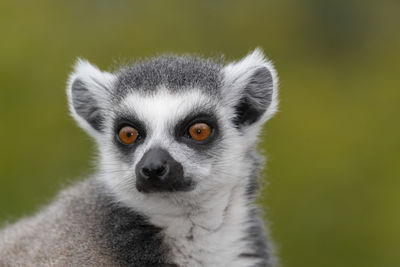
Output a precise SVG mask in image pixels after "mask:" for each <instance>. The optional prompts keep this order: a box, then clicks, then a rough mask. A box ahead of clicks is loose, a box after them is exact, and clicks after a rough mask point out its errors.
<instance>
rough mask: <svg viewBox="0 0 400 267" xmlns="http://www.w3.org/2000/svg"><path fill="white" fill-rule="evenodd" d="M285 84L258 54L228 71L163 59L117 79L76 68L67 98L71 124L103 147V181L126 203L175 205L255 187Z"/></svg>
mask: <svg viewBox="0 0 400 267" xmlns="http://www.w3.org/2000/svg"><path fill="white" fill-rule="evenodd" d="M277 83H278V80H277V75H276V72H275V70H274V68H273V66H272V64H271V63H270V62H269V61H268V60H267V59H266V58H265V57H264V55H263V53H262V51H261V50H259V49H256V50H255V51H254V52H252V53H250V54H249V55H247V56H246V57H245V58H243V59H242V60H240V61H238V62H233V63H230V64H228V65H221V64H219V63H216V62H213V61H211V60H205V59H201V58H194V57H189V56H182V57H180V56H163V57H158V58H154V59H150V60H148V61H144V62H140V63H137V64H134V65H130V66H128V67H124V68H122V69H120V70H119V71H117V72H115V73H109V72H103V71H100V70H99V69H98V68H97V67H95V66H93V65H91V64H90V63H88V62H87V61H83V60H78V62H77V64H76V65H75V69H74V72H73V73H72V74H71V76H70V79H69V84H68V90H67V92H68V98H69V106H70V109H71V113H72V115H73V117H74V118H75V119H76V120H77V122H78V124H79V125H80V126H81V127H82V128H83V129H84V130H85V131H86V132H88V133H89V134H90V135H91V136H92V137H93V138H94V139H95V141H96V142H97V144H98V147H99V151H100V157H99V160H100V164H99V168H100V172H99V173H100V176H101V179H102V180H103V181H104V183H106V184H107V185H108V186H109V187H110V188H111V189H112V190H113V191H114V192H115V193H116V194H117V195H118V196H119V198H120V199H122V200H123V201H126V202H131V201H132V200H135V199H136V200H137V199H141V200H145V199H157V201H168V199H174V200H175V201H176V200H177V199H192V200H193V199H196V197H201V196H203V197H205V196H206V195H207V194H210V192H214V193H215V194H218V192H219V191H221V189H223V188H233V187H234V186H237V185H243V186H246V185H248V183H249V176H250V174H251V172H252V169H253V165H254V162H253V160H252V158H251V153H252V151H253V148H254V146H255V143H256V141H257V136H258V133H259V131H260V130H261V127H262V125H263V124H264V123H265V122H266V121H267V120H268V119H269V118H270V117H271V116H272V115H273V114H274V113H275V112H276V110H277V94H278V92H277ZM206 192H207V193H206Z"/></svg>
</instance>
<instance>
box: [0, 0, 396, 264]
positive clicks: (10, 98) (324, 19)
mask: <svg viewBox="0 0 400 267" xmlns="http://www.w3.org/2000/svg"><path fill="white" fill-rule="evenodd" d="M0 38H1V39H0V224H1V225H3V224H5V223H6V222H12V221H14V220H16V219H17V218H19V217H21V216H23V215H29V214H32V212H34V211H35V210H37V209H38V208H39V207H40V206H41V205H43V204H45V203H47V202H48V201H50V200H51V199H52V197H54V195H55V194H56V192H57V191H58V190H60V189H61V188H62V187H63V186H64V185H65V184H69V183H70V182H71V181H73V180H74V179H79V177H84V176H85V175H87V174H90V173H92V172H93V170H94V168H93V164H92V162H91V161H92V158H93V157H92V156H93V144H92V143H91V141H90V140H89V137H87V136H86V135H85V134H84V133H83V132H82V131H81V130H80V129H78V127H76V126H75V123H74V121H73V120H72V118H70V117H69V116H68V110H67V105H66V98H65V93H64V88H65V81H66V79H67V76H68V73H69V72H70V71H71V65H72V64H73V62H74V60H75V59H76V57H78V56H80V57H84V58H87V59H89V60H90V61H92V62H93V63H95V64H97V65H98V66H100V67H101V68H103V69H107V68H110V67H111V68H112V67H113V66H115V64H116V63H115V62H118V61H121V60H126V59H128V60H129V59H135V58H141V57H148V56H153V55H157V54H160V53H163V52H176V53H183V52H190V53H192V52H194V53H200V54H203V55H206V56H215V55H219V54H220V53H223V54H225V55H226V59H227V60H230V59H237V58H240V57H242V56H244V55H245V54H246V53H247V52H248V51H249V50H250V49H253V48H255V47H256V46H260V47H262V48H263V49H264V51H265V52H266V54H267V55H268V56H269V57H270V58H271V59H272V60H273V61H274V62H275V64H276V67H277V69H278V72H279V74H280V80H281V86H280V90H281V108H280V110H281V112H280V113H278V115H277V116H276V117H275V118H274V119H272V120H271V121H270V122H269V123H268V125H267V130H266V131H265V132H264V133H265V134H264V135H263V141H262V143H261V148H262V149H263V150H265V151H266V153H267V154H268V155H269V161H268V168H267V169H266V170H265V171H264V177H267V176H268V178H267V179H266V180H267V181H268V184H269V186H268V188H267V189H265V190H264V191H263V194H262V196H261V198H260V202H261V203H262V204H263V205H264V206H265V209H266V211H267V216H268V218H269V220H270V222H271V223H270V228H271V231H272V236H273V238H274V239H275V240H276V243H277V246H278V248H279V254H280V258H281V261H282V264H283V266H288V267H290V266H296V267H301V266H307V267H308V266H341V267H343V266H348V267H354V266H362V267H369V266H375V267H376V266H385V267H391V266H400V212H399V211H400V210H399V206H400V167H399V165H400V124H399V118H400V78H399V74H400V73H399V70H400V68H399V67H400V64H399V62H400V2H399V1H377V0H375V1H373V0H363V1H361V0H360V1H357V0H351V1H350V0H347V1H345V0H338V1H334V0H327V1H322V0H304V1H295V0H270V1H256V0H252V1H227V0H226V1H161V0H160V1H140V2H139V1H122V0H114V1H105V0H97V1H94V0H92V1H60V0H56V1H55V0H53V1H28V0H26V1H23V0H19V1H4V0H1V1H0Z"/></svg>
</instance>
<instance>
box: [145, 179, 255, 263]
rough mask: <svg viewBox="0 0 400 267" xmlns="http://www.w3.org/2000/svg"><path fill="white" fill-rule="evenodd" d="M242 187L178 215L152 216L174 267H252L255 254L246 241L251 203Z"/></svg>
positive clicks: (223, 193)
mask: <svg viewBox="0 0 400 267" xmlns="http://www.w3.org/2000/svg"><path fill="white" fill-rule="evenodd" d="M245 193H246V192H245V188H244V187H242V186H240V187H239V186H237V187H232V188H231V189H230V191H229V192H220V193H219V194H216V195H214V197H213V198H209V199H207V201H204V202H202V203H201V205H199V206H197V207H193V210H187V211H185V212H184V213H182V214H181V215H180V216H167V215H165V214H163V215H153V216H151V217H150V222H151V223H152V224H154V225H156V226H158V227H160V228H162V229H163V230H162V232H163V233H164V241H165V242H166V244H167V245H168V247H170V248H171V258H172V259H173V262H175V263H176V264H178V266H194V267H196V266H228V265H229V266H232V267H233V266H253V265H254V266H255V264H257V263H258V262H259V258H258V257H252V258H244V257H242V256H241V255H242V254H249V255H251V254H254V252H253V251H252V250H253V248H252V245H251V244H249V242H248V236H247V235H248V229H249V223H248V222H249V215H250V213H251V211H250V210H251V204H249V201H248V199H247V197H246V194H245Z"/></svg>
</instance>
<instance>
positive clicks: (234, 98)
mask: <svg viewBox="0 0 400 267" xmlns="http://www.w3.org/2000/svg"><path fill="white" fill-rule="evenodd" d="M260 68H266V69H267V70H268V71H269V72H270V74H271V76H272V98H271V102H270V104H269V105H268V107H267V109H266V111H265V112H264V114H263V115H262V117H261V118H260V120H259V121H258V122H257V123H256V124H258V125H262V124H263V123H265V122H266V121H267V120H268V119H270V118H271V117H272V116H273V115H274V114H275V113H276V112H277V110H278V75H277V72H276V70H275V68H274V66H273V64H272V63H271V61H269V60H268V59H267V58H266V57H265V56H264V53H263V51H262V50H261V49H260V48H256V49H255V50H254V51H253V52H251V53H249V54H248V55H247V56H246V57H244V58H243V59H241V60H240V61H238V62H232V63H230V64H228V65H227V66H225V67H224V68H223V75H224V88H223V91H222V93H223V98H224V99H225V100H226V101H227V102H226V103H227V104H228V105H229V106H234V105H237V103H238V102H239V101H240V98H241V96H242V95H243V90H244V88H245V87H246V85H247V84H248V83H249V79H251V77H252V75H253V74H254V73H255V72H256V71H257V70H258V69H260Z"/></svg>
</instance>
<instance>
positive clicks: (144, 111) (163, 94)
mask: <svg viewBox="0 0 400 267" xmlns="http://www.w3.org/2000/svg"><path fill="white" fill-rule="evenodd" d="M209 104H210V98H209V97H208V96H206V95H204V94H202V93H201V92H200V91H199V90H188V91H185V92H182V93H179V94H174V93H171V92H168V91H167V90H164V89H161V90H159V91H158V92H157V93H156V94H148V95H142V94H136V93H132V94H130V95H129V96H128V97H127V98H126V99H125V100H124V101H123V106H124V107H125V108H127V109H128V110H132V111H133V112H134V114H135V115H136V116H138V119H140V120H142V121H144V122H145V123H146V125H147V126H149V127H150V128H151V129H159V128H164V127H165V126H166V125H167V124H168V123H176V122H177V121H178V120H180V119H182V118H183V117H186V116H187V115H188V112H190V111H192V110H193V108H194V107H196V106H199V105H201V106H205V105H209Z"/></svg>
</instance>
